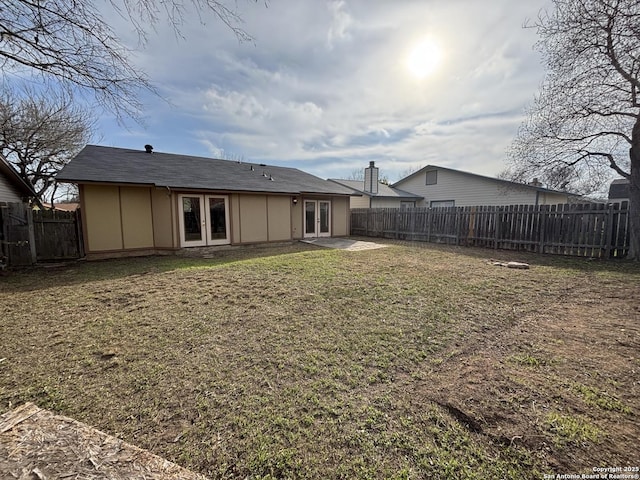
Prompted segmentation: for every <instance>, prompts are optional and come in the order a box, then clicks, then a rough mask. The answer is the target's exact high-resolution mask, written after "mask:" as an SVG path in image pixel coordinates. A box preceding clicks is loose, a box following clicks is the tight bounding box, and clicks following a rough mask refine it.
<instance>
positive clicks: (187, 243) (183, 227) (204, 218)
mask: <svg viewBox="0 0 640 480" xmlns="http://www.w3.org/2000/svg"><path fill="white" fill-rule="evenodd" d="M178 203H179V207H178V209H179V219H180V246H182V247H202V246H205V245H225V244H228V243H231V234H230V231H229V199H228V197H227V196H225V195H187V194H184V195H178Z"/></svg>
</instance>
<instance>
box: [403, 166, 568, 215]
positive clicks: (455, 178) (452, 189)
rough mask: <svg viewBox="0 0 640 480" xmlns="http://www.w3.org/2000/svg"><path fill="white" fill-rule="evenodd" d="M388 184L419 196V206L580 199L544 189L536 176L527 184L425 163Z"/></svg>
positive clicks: (505, 203)
mask: <svg viewBox="0 0 640 480" xmlns="http://www.w3.org/2000/svg"><path fill="white" fill-rule="evenodd" d="M391 187H392V188H393V189H402V190H404V191H407V192H411V193H413V194H414V195H417V196H420V197H421V198H422V200H420V202H418V204H417V206H418V207H454V206H455V207H465V206H475V205H555V204H560V203H571V202H574V201H577V200H578V199H579V198H580V196H579V195H574V194H571V193H567V192H561V191H557V190H550V189H548V188H543V187H542V184H541V183H540V182H538V181H537V179H534V181H533V182H531V183H530V184H528V185H526V184H523V183H515V182H510V181H508V180H501V179H498V178H491V177H485V176H483V175H477V174H475V173H469V172H463V171H460V170H454V169H451V168H446V167H439V166H436V165H427V166H426V167H424V168H421V169H420V170H418V171H417V172H414V173H412V174H411V175H409V176H407V177H405V178H403V179H401V180H399V181H398V182H396V183H394V184H393V185H392V186H391Z"/></svg>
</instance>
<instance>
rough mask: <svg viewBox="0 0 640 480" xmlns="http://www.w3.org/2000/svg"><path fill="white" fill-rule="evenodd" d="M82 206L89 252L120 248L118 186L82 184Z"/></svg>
mask: <svg viewBox="0 0 640 480" xmlns="http://www.w3.org/2000/svg"><path fill="white" fill-rule="evenodd" d="M82 207H83V216H84V218H85V222H86V226H87V231H86V232H85V234H86V236H87V248H88V250H89V251H90V252H99V251H104V250H121V249H122V247H123V245H122V224H121V222H120V191H119V188H118V187H114V186H104V185H84V186H83V188H82Z"/></svg>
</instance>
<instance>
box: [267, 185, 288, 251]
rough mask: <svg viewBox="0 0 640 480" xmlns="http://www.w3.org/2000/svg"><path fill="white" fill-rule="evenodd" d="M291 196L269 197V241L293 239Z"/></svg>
mask: <svg viewBox="0 0 640 480" xmlns="http://www.w3.org/2000/svg"><path fill="white" fill-rule="evenodd" d="M290 211H291V197H289V196H286V197H285V196H278V197H275V196H270V197H267V227H268V229H269V241H270V242H275V241H283V240H290V239H291V214H290Z"/></svg>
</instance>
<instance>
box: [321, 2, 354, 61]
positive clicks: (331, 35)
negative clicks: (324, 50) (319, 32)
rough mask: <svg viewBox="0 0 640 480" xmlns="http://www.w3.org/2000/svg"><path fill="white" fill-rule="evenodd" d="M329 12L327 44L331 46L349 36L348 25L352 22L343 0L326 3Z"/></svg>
mask: <svg viewBox="0 0 640 480" xmlns="http://www.w3.org/2000/svg"><path fill="white" fill-rule="evenodd" d="M328 8H329V11H330V12H331V25H330V26H329V32H328V33H327V46H328V48H329V49H332V48H333V45H334V43H335V42H336V41H343V40H347V39H349V38H350V34H349V32H348V29H349V27H350V26H351V24H352V23H353V19H352V18H351V15H349V13H348V12H347V11H346V4H345V2H344V1H343V0H334V1H332V2H330V3H329V4H328Z"/></svg>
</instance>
